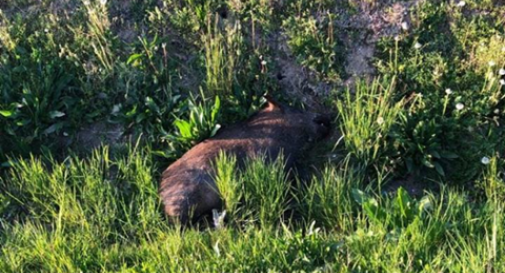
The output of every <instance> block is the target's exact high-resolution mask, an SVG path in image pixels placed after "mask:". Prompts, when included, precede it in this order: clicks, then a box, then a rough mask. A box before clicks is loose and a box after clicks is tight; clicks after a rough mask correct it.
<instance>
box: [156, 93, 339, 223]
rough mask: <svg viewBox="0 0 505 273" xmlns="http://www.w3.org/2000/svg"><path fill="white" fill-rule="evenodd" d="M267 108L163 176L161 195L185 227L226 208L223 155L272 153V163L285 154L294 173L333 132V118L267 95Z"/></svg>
mask: <svg viewBox="0 0 505 273" xmlns="http://www.w3.org/2000/svg"><path fill="white" fill-rule="evenodd" d="M266 98H267V101H268V104H267V106H266V107H265V108H264V109H263V110H261V111H259V112H258V113H256V114H255V115H254V116H252V117H251V118H249V119H248V120H247V121H246V122H243V123H238V124H235V125H232V126H230V127H228V128H223V129H221V130H220V131H219V132H218V133H217V134H216V136H214V137H212V138H210V139H207V140H205V141H203V142H201V143H199V144H198V145H196V146H195V147H193V148H192V149H191V150H189V151H188V152H187V153H186V154H184V155H183V156H182V157H181V158H180V159H179V160H177V161H176V162H174V163H173V164H172V165H170V166H169V167H168V168H167V169H166V170H165V171H164V172H163V175H162V180H161V185H160V195H161V198H162V200H163V203H164V206H165V212H166V214H167V215H169V216H171V217H175V218H178V219H179V221H181V223H183V224H186V223H188V221H191V220H194V219H197V218H199V217H200V216H202V215H206V214H208V213H210V212H211V211H212V209H215V208H220V207H221V205H222V204H221V198H220V196H219V193H218V191H217V189H216V185H215V182H214V179H213V175H212V173H213V171H212V166H213V161H214V159H215V158H216V157H217V156H218V155H219V153H220V151H225V152H226V153H227V154H234V155H236V156H237V158H238V160H239V161H242V162H243V160H244V159H246V158H251V157H254V156H255V155H257V154H259V153H264V154H266V158H267V159H268V160H272V159H275V158H277V156H278V155H279V154H280V153H281V151H282V153H283V154H284V157H285V159H286V162H285V163H286V169H290V168H291V167H292V166H293V164H294V162H295V160H296V158H298V157H299V156H300V155H301V153H302V152H303V150H304V149H305V148H307V146H308V145H307V144H310V143H314V142H315V141H317V140H319V139H321V138H323V137H324V136H326V135H327V134H328V133H329V126H330V119H329V117H326V116H324V115H319V114H315V113H311V112H302V111H299V110H296V109H293V108H291V107H288V106H285V105H281V104H279V103H278V102H276V101H274V100H273V99H272V98H271V97H269V96H267V97H266Z"/></svg>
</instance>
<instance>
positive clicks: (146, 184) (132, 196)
mask: <svg viewBox="0 0 505 273" xmlns="http://www.w3.org/2000/svg"><path fill="white" fill-rule="evenodd" d="M148 153H149V148H142V147H137V148H135V147H132V148H130V150H129V151H126V152H125V153H119V154H114V155H113V154H111V153H110V152H109V150H108V149H107V148H104V149H100V150H97V151H95V152H94V153H93V155H92V156H91V157H90V158H88V159H80V158H76V157H72V158H69V159H68V160H67V161H65V162H62V163H58V162H56V161H54V160H52V159H50V158H46V159H39V158H31V159H23V160H20V161H19V162H17V163H13V169H12V171H11V172H10V174H9V175H8V176H6V177H4V178H2V180H1V181H0V183H1V184H0V185H1V188H2V189H3V190H2V194H1V195H0V196H2V199H0V200H2V206H0V208H1V210H0V217H1V218H0V219H1V220H0V226H1V230H2V232H1V233H0V242H1V244H0V253H1V255H0V270H1V271H2V272H76V271H83V272H84V271H86V272H125V271H128V272H160V271H165V272H173V271H184V272H209V271H212V272H214V271H225V272H229V271H239V272H243V271H251V270H252V271H280V272H293V271H301V270H305V271H324V272H328V271H329V272H356V271H368V272H381V271H382V272H395V271H399V272H502V271H503V270H504V269H505V260H504V257H503V255H502V254H503V253H502V249H503V245H504V243H505V239H504V236H503V232H504V230H503V227H504V224H505V220H504V217H503V216H502V212H503V205H504V202H503V200H502V198H498V196H497V195H496V194H494V193H495V192H496V190H497V188H496V184H493V183H502V181H500V180H495V182H492V180H493V179H496V177H499V176H500V171H499V169H498V168H496V167H495V166H497V165H493V164H490V165H489V167H488V168H487V171H486V174H485V175H484V176H483V181H488V182H485V183H483V184H482V186H483V187H484V189H485V191H486V192H488V193H489V194H491V195H488V196H484V197H483V200H482V202H469V201H468V200H469V199H468V198H469V197H468V195H466V194H465V193H463V192H461V191H457V190H452V189H449V188H443V189H442V191H441V192H440V193H439V194H427V195H425V196H424V197H423V198H420V199H413V198H411V197H410V196H409V195H408V194H407V193H406V192H405V191H404V190H402V189H400V190H398V191H397V192H396V193H395V194H386V195H384V194H378V193H375V192H374V191H373V190H372V189H364V188H363V184H362V183H361V182H360V181H361V180H362V178H360V177H359V175H358V173H356V172H354V171H353V170H352V169H351V166H350V165H348V166H347V168H343V169H336V168H335V167H334V166H328V167H327V169H326V171H325V172H323V173H322V174H321V176H320V178H319V179H318V178H314V179H313V181H312V184H311V185H309V186H308V189H307V191H306V193H305V194H304V195H305V196H306V199H303V200H298V201H296V200H295V201H293V200H292V201H290V202H287V201H289V200H290V199H291V197H290V194H289V190H288V189H289V187H290V184H289V183H287V181H286V178H285V176H284V173H283V171H282V167H283V163H282V160H280V161H278V162H271V163H269V164H265V163H264V161H263V160H264V159H263V158H258V159H255V160H253V161H252V162H250V163H249V167H246V168H245V169H244V170H243V171H242V174H241V175H239V176H237V175H238V173H239V172H237V170H236V169H233V168H231V166H234V164H233V161H234V159H233V158H232V157H225V156H221V157H220V159H219V160H218V163H216V164H217V168H218V171H217V175H218V177H219V178H218V181H220V182H218V184H219V185H220V187H221V188H220V190H223V189H224V188H225V187H228V186H225V185H231V187H233V188H234V189H236V190H237V192H228V193H225V192H224V191H223V192H222V194H223V197H224V198H225V204H226V206H227V207H226V209H227V210H229V211H230V212H232V211H235V212H236V214H227V215H228V216H230V215H235V217H239V218H235V219H232V218H230V219H229V220H231V221H228V223H227V224H225V225H224V226H223V227H222V228H220V229H216V230H214V229H207V230H204V231H198V230H196V229H186V230H184V231H182V232H181V231H180V229H179V228H178V227H176V226H171V225H170V224H169V223H168V222H167V221H165V220H164V219H163V217H162V212H161V210H160V209H159V205H160V204H159V199H158V195H157V185H156V181H157V179H156V177H157V171H156V169H157V168H156V165H155V164H154V162H153V161H152V160H151V158H150V157H149V156H148ZM228 163H229V164H228ZM237 178H238V179H237ZM226 180H227V181H226ZM230 181H234V182H230ZM237 181H240V183H236V182H237ZM234 183H236V184H234ZM228 190H231V188H230V189H228ZM230 200H235V201H233V202H228V201H230ZM239 200H240V201H239ZM292 202H298V204H297V206H298V207H301V209H300V211H301V212H302V215H300V217H302V220H303V221H305V222H306V223H307V224H309V225H302V227H300V226H299V225H297V224H295V223H290V222H286V221H285V222H284V224H281V223H282V222H281V220H282V217H283V212H284V211H285V210H286V209H288V208H289V206H291V205H292V204H293V203H292ZM288 204H289V206H288ZM237 219H238V220H239V221H237ZM234 221H237V222H234ZM230 223H239V225H236V224H230ZM310 223H312V224H310ZM303 226H305V227H303ZM274 227H278V228H274Z"/></svg>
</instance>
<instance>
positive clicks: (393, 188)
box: [383, 176, 438, 197]
mask: <svg viewBox="0 0 505 273" xmlns="http://www.w3.org/2000/svg"><path fill="white" fill-rule="evenodd" d="M399 188H403V189H404V190H405V191H407V193H408V194H409V195H410V196H412V197H421V196H423V195H424V192H425V191H434V190H437V189H438V185H432V184H430V183H426V182H424V183H423V181H417V180H416V179H415V178H414V176H407V177H404V178H397V179H394V180H392V181H390V182H388V183H387V184H386V185H385V186H384V188H383V190H384V191H385V192H387V193H390V194H395V193H396V192H397V191H398V189H399Z"/></svg>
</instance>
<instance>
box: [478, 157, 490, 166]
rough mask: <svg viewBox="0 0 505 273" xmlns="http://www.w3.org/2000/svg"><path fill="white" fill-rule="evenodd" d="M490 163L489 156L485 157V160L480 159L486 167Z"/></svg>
mask: <svg viewBox="0 0 505 273" xmlns="http://www.w3.org/2000/svg"><path fill="white" fill-rule="evenodd" d="M489 162H491V160H490V159H489V157H487V156H484V157H483V158H481V159H480V163H482V164H484V165H487V164H489Z"/></svg>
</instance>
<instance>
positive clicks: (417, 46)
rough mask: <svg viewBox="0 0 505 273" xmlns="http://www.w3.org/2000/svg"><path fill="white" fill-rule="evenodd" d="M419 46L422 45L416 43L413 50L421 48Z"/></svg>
mask: <svg viewBox="0 0 505 273" xmlns="http://www.w3.org/2000/svg"><path fill="white" fill-rule="evenodd" d="M421 46H422V45H421V44H420V43H416V44H415V45H414V48H415V49H420V48H421Z"/></svg>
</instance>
